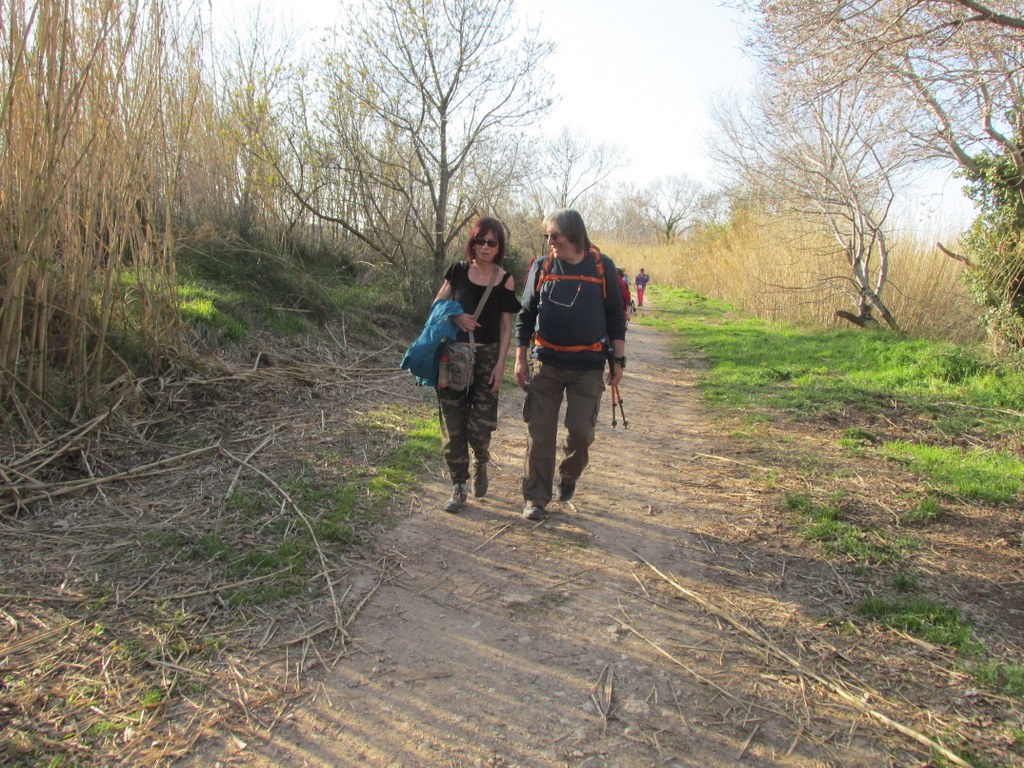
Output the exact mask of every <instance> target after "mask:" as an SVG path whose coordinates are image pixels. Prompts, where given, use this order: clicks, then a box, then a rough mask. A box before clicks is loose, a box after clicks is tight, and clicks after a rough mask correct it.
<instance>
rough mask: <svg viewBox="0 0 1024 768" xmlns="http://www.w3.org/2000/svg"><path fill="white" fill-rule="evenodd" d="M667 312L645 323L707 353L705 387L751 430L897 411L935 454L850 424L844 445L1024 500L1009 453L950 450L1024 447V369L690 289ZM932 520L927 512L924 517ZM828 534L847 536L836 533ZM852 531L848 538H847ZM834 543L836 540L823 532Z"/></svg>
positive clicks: (944, 488) (953, 491)
mask: <svg viewBox="0 0 1024 768" xmlns="http://www.w3.org/2000/svg"><path fill="white" fill-rule="evenodd" d="M652 295H653V296H654V297H655V298H656V300H657V307H658V310H659V311H658V312H656V313H650V314H648V315H644V316H642V317H641V318H638V319H637V321H636V322H641V323H643V324H645V325H650V326H653V327H656V328H661V329H664V330H667V331H669V332H671V333H673V334H674V335H676V338H677V341H676V351H677V354H678V355H679V356H680V357H682V358H684V359H685V358H686V357H687V356H689V355H692V351H693V349H694V348H695V347H696V348H698V349H700V350H701V351H702V352H703V353H704V355H705V356H706V359H707V361H708V362H709V363H710V366H709V369H708V370H707V372H706V373H704V374H703V375H702V376H701V379H700V387H701V390H702V393H703V396H704V398H705V400H706V401H707V403H708V404H709V405H711V406H712V407H715V408H718V409H722V410H726V411H732V412H734V413H736V414H737V415H738V416H739V417H741V418H742V420H743V421H744V423H746V424H754V423H756V422H757V421H758V420H767V419H770V418H771V417H772V416H773V415H774V414H783V415H786V416H789V417H792V418H796V419H805V420H808V421H810V420H818V419H820V418H822V417H833V418H837V419H841V418H844V417H848V416H849V415H850V414H860V415H861V416H866V417H869V418H880V417H883V416H887V414H888V413H890V412H893V411H894V410H899V411H900V412H901V413H908V414H911V415H913V416H915V417H916V422H915V426H917V425H920V424H921V423H925V422H927V423H931V424H932V425H934V426H933V430H932V431H931V432H930V433H928V434H926V435H924V436H925V437H927V438H928V443H929V445H912V444H909V443H899V442H889V443H885V444H883V445H881V446H880V445H879V437H878V436H877V435H875V434H874V433H872V432H869V431H867V430H864V429H861V428H859V427H850V428H847V429H846V430H845V432H844V433H843V436H842V437H841V438H839V444H840V445H842V446H843V447H845V448H846V449H847V450H848V451H849V452H850V453H851V454H852V455H854V456H863V455H865V454H866V453H868V452H871V451H880V452H881V453H882V454H883V455H885V456H887V457H889V458H891V459H893V460H899V461H902V462H904V463H906V464H907V466H908V467H909V468H910V469H911V470H912V471H914V472H916V473H919V474H921V475H922V476H923V477H925V478H927V479H928V480H929V481H930V482H931V483H932V485H933V486H934V490H935V491H936V492H938V493H941V494H946V495H949V496H957V497H960V498H964V499H970V500H975V501H984V502H991V503H997V504H1015V503H1019V502H1020V500H1021V499H1022V498H1024V461H1022V460H1021V458H1020V457H1018V456H1015V455H1013V454H1012V453H1010V452H1009V451H982V450H964V449H961V448H956V447H952V445H950V446H949V447H936V446H941V445H942V443H943V442H946V443H950V444H951V443H952V442H953V440H954V439H955V438H958V437H961V436H965V435H970V436H977V437H979V438H981V439H990V440H997V441H998V440H1004V441H1006V442H1007V443H1008V444H1011V445H1012V444H1014V443H1015V442H1016V441H1019V440H1021V439H1024V370H1022V369H1020V368H1015V367H1013V365H1011V364H1010V363H1006V364H1000V363H999V362H997V361H995V360H993V359H989V358H988V357H986V356H985V354H984V352H983V350H982V349H981V348H967V347H958V346H955V345H952V344H949V343H946V342H934V341H926V340H921V339H908V338H905V337H902V336H899V335H896V334H893V333H888V332H885V331H865V330H859V329H845V328H844V329H827V330H823V329H820V328H798V327H794V326H790V325H781V324H770V323H766V322H764V321H761V320H756V319H750V318H744V317H735V316H733V315H731V314H730V311H729V307H728V306H727V305H725V304H722V303H721V302H716V301H712V300H709V299H707V298H705V297H702V296H698V295H696V294H694V293H692V292H690V291H686V290H683V289H676V288H665V287H658V288H657V290H656V291H655V292H653V293H652ZM921 514H922V515H927V510H922V512H921ZM833 528H834V529H833V530H831V531H829V532H828V534H827V537H831V538H843V537H844V535H845V534H844V532H843V531H841V530H839V527H836V526H834V527H833ZM847 533H848V532H847ZM823 535H825V534H823Z"/></svg>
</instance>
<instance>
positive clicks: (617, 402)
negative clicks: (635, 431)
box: [612, 384, 629, 429]
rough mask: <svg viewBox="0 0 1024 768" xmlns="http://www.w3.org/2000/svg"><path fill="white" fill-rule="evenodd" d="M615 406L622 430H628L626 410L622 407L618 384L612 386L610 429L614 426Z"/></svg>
mask: <svg viewBox="0 0 1024 768" xmlns="http://www.w3.org/2000/svg"><path fill="white" fill-rule="evenodd" d="M616 406H617V407H618V409H619V414H620V415H621V416H622V428H623V429H629V422H628V421H626V410H625V409H624V408H623V407H622V394H621V393H620V392H619V385H618V384H615V385H613V386H612V427H614V426H615V408H616Z"/></svg>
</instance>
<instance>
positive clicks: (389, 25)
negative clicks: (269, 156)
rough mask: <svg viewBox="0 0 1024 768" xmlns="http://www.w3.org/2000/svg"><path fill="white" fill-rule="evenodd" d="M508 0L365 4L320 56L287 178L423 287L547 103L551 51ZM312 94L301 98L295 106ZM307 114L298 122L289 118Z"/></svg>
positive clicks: (506, 179) (371, 252)
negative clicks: (425, 265) (428, 268)
mask: <svg viewBox="0 0 1024 768" xmlns="http://www.w3.org/2000/svg"><path fill="white" fill-rule="evenodd" d="M513 10H514V6H513V3H512V0H367V2H366V3H365V5H364V6H363V7H362V8H361V9H360V11H359V13H357V14H353V16H352V17H351V18H350V20H349V23H348V25H347V26H346V27H345V28H344V29H343V30H342V33H341V34H340V36H339V37H338V39H337V40H336V41H335V44H334V46H333V47H332V48H331V50H329V51H327V53H326V56H325V63H324V71H323V80H322V86H323V89H322V90H323V92H322V94H321V95H320V97H319V98H320V101H322V107H320V108H318V111H316V112H315V130H314V131H313V132H312V134H306V136H305V140H304V141H302V142H299V141H296V142H295V146H294V160H293V162H294V163H295V167H294V168H293V171H292V173H291V174H290V176H289V177H288V179H287V181H288V183H289V185H290V187H291V189H292V190H293V192H294V193H295V194H296V195H297V196H298V197H299V199H301V200H302V202H303V205H304V206H306V207H307V209H308V210H309V211H311V212H312V213H314V214H315V215H316V216H318V217H321V218H323V219H325V220H328V221H333V222H335V223H337V224H338V225H340V226H341V227H343V228H344V230H345V231H346V232H347V233H349V235H350V236H352V237H354V238H355V239H356V240H357V241H358V242H359V243H361V244H362V246H363V248H365V250H366V254H367V256H368V257H369V258H372V259H373V260H375V261H379V262H385V263H390V264H392V265H394V266H396V267H399V268H401V270H402V271H403V272H404V275H403V276H404V277H405V278H406V280H407V281H408V282H407V286H408V287H410V288H412V287H413V286H414V285H415V284H417V283H422V282H423V281H422V278H421V277H417V276H416V275H415V272H416V271H417V270H416V264H417V259H418V258H422V255H424V254H429V257H430V261H431V263H432V273H433V277H434V278H435V280H436V279H440V277H441V275H442V274H443V272H444V268H445V262H446V260H447V251H448V247H449V246H450V245H451V243H452V242H453V240H454V239H455V238H456V237H457V235H458V233H459V232H460V231H461V229H462V228H463V227H464V226H465V225H466V223H467V222H468V221H469V220H470V219H471V218H472V217H473V216H474V215H476V214H477V213H478V211H479V210H480V209H481V208H482V207H483V205H484V202H485V201H486V200H487V199H489V196H493V195H494V193H495V191H496V189H500V188H502V187H503V186H505V185H510V184H512V183H513V182H514V180H515V176H516V171H517V168H518V165H517V164H518V162H519V158H520V152H519V149H518V146H517V142H516V138H517V137H518V135H519V133H518V129H520V128H522V127H523V126H526V125H530V124H533V123H535V122H536V121H537V120H538V119H539V117H540V116H541V115H542V114H543V113H544V112H545V111H546V110H547V108H548V107H549V105H550V101H549V98H548V96H547V93H546V90H544V89H543V88H541V86H540V83H539V82H538V81H539V79H540V78H541V77H542V76H543V71H542V69H541V65H542V63H543V61H544V59H545V58H546V57H547V55H548V54H549V53H550V51H551V46H550V44H548V43H544V42H541V41H540V40H539V38H538V35H537V31H536V30H532V29H527V30H526V31H525V33H523V34H520V33H519V30H518V28H517V26H516V24H515V23H514V20H513ZM315 101H316V98H315V97H314V98H313V99H310V98H309V97H308V96H306V97H304V99H303V100H302V101H301V102H300V103H301V105H302V107H303V109H304V114H306V115H309V114H310V112H311V111H312V106H311V104H312V103H314V102H315ZM306 119H307V118H300V122H301V121H304V120H306Z"/></svg>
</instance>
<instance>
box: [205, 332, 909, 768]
mask: <svg viewBox="0 0 1024 768" xmlns="http://www.w3.org/2000/svg"><path fill="white" fill-rule="evenodd" d="M628 348H629V351H628V356H629V368H628V371H627V377H626V379H625V381H624V383H623V387H622V392H623V396H624V398H625V402H624V405H625V410H626V417H627V418H628V419H629V427H628V429H623V427H622V424H621V418H620V423H619V424H618V426H617V427H616V428H613V427H612V426H611V414H610V412H609V410H610V409H609V408H608V400H607V399H606V400H605V402H604V404H603V411H602V414H601V417H600V423H599V431H598V437H597V441H596V444H595V451H594V461H593V464H592V466H591V467H590V469H588V471H587V473H586V474H585V475H584V477H583V478H582V480H581V482H580V486H579V489H578V492H577V495H576V499H575V500H574V507H569V506H568V505H557V504H554V505H552V507H551V508H550V509H551V510H552V511H553V512H554V514H553V515H552V517H551V518H550V519H549V520H548V521H547V522H545V523H543V524H533V523H529V522H528V521H526V520H524V519H523V518H522V517H521V516H520V514H519V513H520V510H521V506H522V500H521V497H520V494H519V490H518V487H519V474H520V468H521V462H522V457H523V452H524V445H525V425H524V424H523V423H522V421H521V419H520V418H519V412H520V409H521V407H522V400H523V395H522V393H520V392H518V391H516V392H514V393H509V394H506V396H505V397H504V402H503V406H502V407H503V411H504V417H503V420H502V422H501V428H500V430H499V432H498V433H497V435H496V441H495V446H494V448H495V451H494V471H493V473H492V483H491V492H490V494H489V497H488V498H487V499H484V500H479V501H478V500H471V503H470V504H469V505H468V507H467V508H466V509H465V510H464V511H463V512H462V513H461V514H459V515H448V514H445V513H443V512H441V511H440V506H441V504H442V503H443V501H444V500H445V499H446V498H447V494H448V485H447V482H446V481H445V480H444V479H443V478H442V477H438V478H437V479H435V480H434V481H432V482H429V483H427V484H426V485H425V486H424V487H423V489H422V496H421V497H420V498H418V499H415V500H413V506H414V510H413V513H412V514H410V515H409V516H407V517H406V518H405V519H404V521H403V522H401V523H400V524H399V525H398V526H397V527H396V528H395V529H393V530H392V531H390V532H389V533H388V534H387V535H386V537H385V540H384V541H383V543H382V547H383V550H384V551H385V552H389V553H390V558H389V560H390V563H391V565H390V567H389V568H387V569H386V570H385V572H367V573H366V574H365V576H364V578H363V579H361V580H360V584H359V585H358V588H357V589H356V592H359V595H357V596H350V597H349V600H350V601H353V600H355V599H356V598H358V599H363V598H366V597H367V596H369V597H368V599H367V600H366V602H365V604H364V605H363V606H362V608H361V610H360V613H359V619H358V621H357V622H356V623H355V626H354V629H353V638H352V641H351V642H350V643H349V649H350V651H352V652H351V654H350V655H349V656H347V657H346V658H344V659H342V660H340V661H339V662H338V663H337V664H336V665H334V666H333V667H332V668H331V669H329V670H328V671H325V672H323V674H322V675H321V676H320V679H319V680H318V681H317V683H316V685H315V687H316V690H315V693H314V695H312V696H311V697H310V699H309V700H307V701H305V702H304V703H303V704H302V705H301V706H300V707H299V708H298V709H297V710H296V711H295V712H294V713H293V714H292V715H290V716H289V717H288V718H287V719H286V721H285V722H283V723H281V724H279V725H278V726H277V727H276V728H275V729H274V731H273V734H272V737H271V740H270V741H268V742H267V743H251V744H249V745H248V746H247V747H246V748H245V749H244V750H241V751H239V752H237V753H235V754H234V755H223V756H222V757H221V760H220V762H221V764H247V765H258V766H269V765H276V766H407V767H410V768H411V767H412V766H563V765H565V766H624V767H628V766H697V765H700V766H720V765H736V764H743V765H753V766H758V765H765V766H767V765H787V766H788V765H822V764H843V765H865V766H868V765H870V766H879V765H907V764H912V763H910V762H907V761H906V760H907V757H908V756H907V754H906V753H904V754H903V755H902V756H900V755H899V749H900V748H896V749H894V748H893V746H892V744H891V743H886V741H885V740H886V739H887V738H888V736H887V734H886V731H885V729H883V728H880V727H879V726H877V725H872V724H870V722H869V721H868V720H867V719H866V718H864V717H863V716H862V715H861V714H858V713H857V712H856V711H854V710H853V709H851V708H849V707H844V706H841V705H840V704H839V703H837V701H836V700H835V699H834V698H832V697H830V696H829V695H827V694H826V693H823V692H822V691H820V690H817V691H816V690H814V687H815V686H813V685H812V686H809V685H808V684H807V679H806V678H804V677H801V676H798V675H796V674H794V671H793V669H792V668H790V667H789V666H787V665H786V664H785V663H783V662H780V661H779V660H778V658H775V657H773V656H772V654H771V653H769V652H767V651H766V650H765V649H764V647H763V646H762V644H760V643H758V642H756V641H752V640H751V639H750V638H749V637H747V636H745V635H743V634H742V633H741V632H738V631H737V630H736V627H735V626H731V625H730V624H729V623H728V618H727V617H728V616H730V615H734V616H738V617H741V620H742V622H744V623H746V624H748V625H750V626H751V627H752V628H753V629H754V631H755V632H756V631H757V624H758V621H759V618H764V619H765V622H766V623H768V621H767V620H768V618H769V617H770V618H771V623H772V624H773V625H774V626H781V627H785V626H786V625H787V624H789V625H799V624H802V623H804V622H806V621H814V620H815V617H816V616H817V615H818V613H819V611H818V609H817V606H814V605H811V604H810V603H813V602H814V600H813V599H812V598H813V595H812V596H811V597H808V596H807V594H804V595H801V596H800V598H799V599H798V600H796V601H794V595H793V594H787V593H786V591H785V587H786V579H787V576H786V573H787V571H786V569H787V560H786V558H785V556H784V555H782V554H780V553H778V552H773V551H771V550H767V551H765V550H763V549H762V546H761V544H759V543H758V542H751V543H749V544H748V545H746V546H745V547H743V548H740V547H737V546H735V545H734V544H730V543H728V542H726V541H725V540H723V539H722V538H721V537H719V536H717V535H716V531H722V530H725V529H728V530H730V531H733V532H735V531H737V530H739V531H741V532H742V529H743V526H744V524H745V521H747V520H749V519H751V518H752V517H755V516H759V515H763V514H765V513H766V510H765V509H764V502H763V500H764V499H765V498H766V493H764V492H761V491H759V490H757V487H756V485H755V486H750V487H749V488H748V489H747V490H746V491H744V492H741V493H735V492H732V491H731V490H730V489H727V488H725V487H723V486H722V485H721V484H720V483H719V481H718V478H719V477H720V475H719V472H720V471H721V468H722V467H723V466H728V465H729V460H728V459H727V458H724V456H723V451H722V450H720V448H719V447H718V446H716V445H715V444H714V442H713V438H711V437H708V436H706V430H705V428H704V424H705V419H706V418H707V417H706V415H705V414H703V413H702V411H701V408H700V406H699V404H698V399H697V393H696V390H695V388H694V378H695V376H696V373H697V371H696V370H695V368H693V367H691V366H688V365H686V364H685V363H680V361H679V360H678V359H674V358H673V357H672V356H671V354H670V351H669V348H668V341H667V339H666V338H665V337H663V336H662V335H659V334H658V333H657V332H655V331H652V330H650V329H647V328H643V327H641V326H639V325H637V324H634V325H633V327H632V328H631V330H630V335H629V345H628ZM734 463H735V462H734ZM748 485H749V484H748ZM730 488H731V486H730ZM740 538H742V536H741V537H740ZM790 562H793V561H790ZM652 566H653V568H652ZM655 569H657V570H655ZM826 570H827V568H826ZM659 572H660V573H661V574H664V575H667V574H671V575H673V576H674V577H676V578H677V579H678V582H679V584H680V586H684V587H685V588H686V589H692V590H694V593H695V594H698V595H701V596H703V599H706V600H708V601H709V602H710V604H712V605H714V606H720V607H721V608H722V615H724V616H726V618H725V619H723V618H722V615H717V616H716V615H713V612H712V613H709V612H708V610H704V609H702V608H701V607H699V606H698V604H697V603H695V602H694V600H693V599H692V597H691V598H690V599H684V595H683V594H681V593H680V591H679V589H678V588H676V587H673V586H671V585H670V584H669V583H668V581H667V580H666V579H665V578H664V577H663V576H662V575H659ZM827 576H828V574H827V573H826V574H821V580H820V582H816V583H819V584H820V588H821V596H820V601H819V602H820V604H821V605H823V606H824V605H827V603H828V600H829V590H830V586H829V584H828V578H827ZM811 592H813V590H811ZM705 607H706V606H705ZM807 613H810V614H812V615H811V616H810V617H808V616H806V615H805V614H807ZM768 642H769V643H770V642H771V641H768ZM795 652H796V653H797V654H798V655H799V654H801V653H804V652H807V653H810V654H811V655H812V656H814V655H815V653H814V649H813V648H805V647H802V646H796V651H795Z"/></svg>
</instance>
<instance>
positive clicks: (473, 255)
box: [434, 217, 520, 512]
mask: <svg viewBox="0 0 1024 768" xmlns="http://www.w3.org/2000/svg"><path fill="white" fill-rule="evenodd" d="M504 258H505V226H504V225H503V224H502V223H501V222H500V221H498V220H497V219H494V218H490V217H483V218H480V219H478V220H477V222H476V224H474V225H473V228H472V229H471V230H470V234H469V240H467V241H466V259H465V261H458V262H456V263H455V264H453V265H452V266H450V267H449V268H448V271H447V272H446V273H445V276H444V282H443V283H442V284H441V289H440V290H439V291H438V292H437V296H436V297H435V299H434V300H435V301H438V300H445V299H454V300H455V301H457V302H459V303H460V304H461V305H462V308H463V310H464V314H461V315H456V316H455V317H454V318H453V319H454V322H455V325H456V327H457V328H458V335H457V336H456V339H454V341H457V342H473V345H474V349H475V352H476V356H475V360H474V362H473V373H472V381H471V383H470V384H469V386H468V387H467V388H466V389H464V390H461V391H460V390H456V389H451V388H449V387H445V386H439V387H438V389H437V400H438V405H439V410H440V412H441V439H442V449H443V452H444V460H445V462H446V463H447V464H448V473H449V475H450V476H451V481H452V497H451V499H450V500H449V501H448V502H447V503H446V504H445V505H444V510H445V512H458V511H459V510H460V509H462V507H463V505H464V504H465V503H466V493H467V490H466V487H467V484H468V483H469V477H470V474H469V452H470V449H472V450H473V457H474V466H473V495H474V496H476V497H478V498H480V497H482V496H485V495H486V494H487V487H488V479H487V462H489V461H490V459H491V454H490V445H491V434H492V433H493V432H494V430H495V428H496V427H497V424H498V391H499V390H500V389H501V383H502V380H503V379H504V378H505V361H506V360H507V358H508V350H509V347H510V346H511V343H512V321H513V316H514V315H515V314H516V312H518V311H519V308H520V304H519V300H518V299H516V294H515V278H514V277H513V276H512V275H510V274H508V273H506V272H505V270H503V269H502V268H501V266H500V265H501V262H502V260H503V259H504ZM485 295H486V296H487V298H486V301H484V302H483V304H482V306H480V304H481V300H482V299H483V298H484V296H485ZM478 307H479V311H478ZM474 313H477V318H476V319H474V317H473V315H474ZM470 332H472V337H471V334H470ZM442 368H443V366H442ZM441 378H443V374H442V377H441ZM441 383H442V382H439V385H440V384H441Z"/></svg>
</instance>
